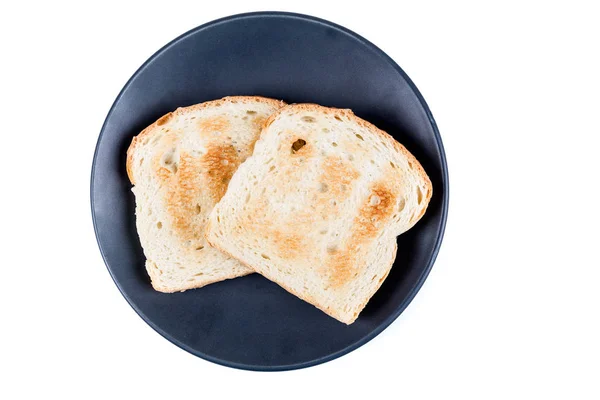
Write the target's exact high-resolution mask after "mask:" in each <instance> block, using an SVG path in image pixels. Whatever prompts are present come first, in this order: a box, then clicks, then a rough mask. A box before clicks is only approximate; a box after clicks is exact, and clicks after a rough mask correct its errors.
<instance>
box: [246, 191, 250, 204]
mask: <svg viewBox="0 0 600 400" xmlns="http://www.w3.org/2000/svg"><path fill="white" fill-rule="evenodd" d="M249 201H250V193H248V194H247V195H246V203H247V202H249Z"/></svg>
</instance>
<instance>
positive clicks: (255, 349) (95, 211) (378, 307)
mask: <svg viewBox="0 0 600 400" xmlns="http://www.w3.org/2000/svg"><path fill="white" fill-rule="evenodd" d="M230 95H261V96H268V97H273V98H277V99H283V100H285V101H286V102H288V103H301V102H312V103H319V104H322V105H326V106H332V107H342V108H351V109H352V110H353V111H354V113H355V114H356V115H358V116H360V117H362V118H364V119H366V120H368V121H370V122H372V123H374V124H375V125H377V126H378V127H380V128H382V129H384V130H385V131H387V132H388V133H390V134H391V135H393V136H394V137H395V138H396V139H397V140H398V141H399V142H401V143H403V144H404V145H405V146H406V147H407V148H408V149H409V150H410V151H411V152H412V153H413V154H414V155H415V156H416V157H417V159H418V160H420V161H421V163H422V165H423V167H424V168H425V170H426V171H427V173H428V174H429V177H430V178H431V181H432V182H433V198H432V200H431V204H430V205H429V209H428V210H427V213H426V214H425V216H424V217H423V219H422V220H421V221H420V222H419V223H418V224H417V225H416V226H415V227H414V228H413V229H411V230H410V231H408V232H407V233H405V234H403V235H401V236H400V237H399V238H398V256H397V258H396V262H395V263H394V266H393V268H392V271H391V272H390V274H389V276H388V278H387V279H386V280H385V282H384V284H383V285H382V286H381V288H380V289H379V291H378V292H377V293H376V294H375V296H373V298H372V299H371V301H370V302H369V303H368V305H367V307H366V308H365V309H364V311H363V312H362V313H361V315H360V317H359V318H358V320H357V321H356V322H355V323H354V324H352V325H350V326H346V325H344V324H342V323H340V322H337V321H336V320H334V319H333V318H330V317H328V316H327V315H325V314H324V313H322V312H321V311H319V310H317V309H316V308H315V307H313V306H311V305H310V304H307V303H305V302H303V301H302V300H299V299H298V298H296V297H294V296H293V295H291V294H289V293H287V292H286V291H285V290H283V289H281V288H280V287H279V286H277V285H276V284H274V283H272V282H270V281H268V280H267V279H265V278H263V277H261V276H260V275H258V274H253V275H249V276H246V277H243V278H238V279H233V280H229V281H225V282H220V283H216V284H212V285H209V286H206V287H204V288H201V289H196V290H189V291H187V292H184V293H175V294H163V293H159V292H156V291H154V290H153V289H152V287H151V286H150V280H149V278H148V276H147V275H146V271H145V269H144V255H143V253H142V248H141V246H140V242H139V239H138V236H137V232H136V228H135V216H134V207H135V204H134V197H133V194H132V193H131V191H130V188H131V184H130V183H129V180H128V179H127V174H126V171H125V152H126V150H127V147H128V146H129V144H130V142H131V138H132V137H133V136H135V135H137V134H138V133H139V132H140V131H141V130H142V129H143V128H145V127H146V126H147V125H149V124H150V123H152V122H154V121H155V120H156V119H157V118H159V117H160V116H161V115H163V114H165V113H167V112H169V111H172V110H174V109H175V108H177V107H179V106H187V105H191V104H195V103H200V102H203V101H206V100H212V99H218V98H220V97H223V96H230ZM91 202H92V217H93V220H94V228H95V231H96V237H97V239H98V244H99V246H100V252H101V253H102V257H104V261H105V263H106V265H107V267H108V270H109V272H110V274H111V275H112V277H113V279H114V281H115V283H116V284H117V286H118V287H119V289H120V290H121V293H123V296H125V298H126V299H127V301H128V302H129V304H130V305H131V306H132V307H133V308H134V309H135V310H136V312H137V313H138V314H139V315H140V316H141V317H142V318H143V319H144V321H146V322H147V323H148V324H149V325H150V326H151V327H152V328H154V329H155V330H156V331H157V332H158V333H160V334H161V335H163V336H164V337H165V338H167V339H168V340H170V341H171V342H173V343H175V344H176V345H177V346H179V347H181V348H182V349H184V350H187V351H189V352H190V353H192V354H195V355H197V356H199V357H202V358H204V359H206V360H209V361H213V362H216V363H219V364H223V365H227V366H230V367H236V368H244V369H252V370H286V369H294V368H302V367H308V366H311V365H315V364H319V363H322V362H325V361H329V360H332V359H334V358H336V357H339V356H341V355H343V354H346V353H348V352H349V351H352V350H354V349H356V348H357V347H359V346H361V345H363V344H364V343H366V342H367V341H369V340H370V339H372V338H373V337H375V336H376V335H377V334H378V333H380V332H381V331H382V330H383V329H385V328H386V327H387V326H388V325H389V324H390V323H391V322H392V321H394V320H395V319H396V318H397V317H398V315H400V313H401V312H402V311H403V310H404V309H405V308H406V306H407V305H408V304H409V303H410V301H411V300H412V299H413V297H414V296H415V294H416V293H417V291H418V290H419V288H420V287H421V285H422V284H423V281H424V280H425V278H426V277H427V275H428V273H429V271H430V269H431V267H432V265H433V262H434V260H435V257H436V255H437V253H438V249H439V247H440V243H441V241H442V236H443V233H444V227H445V223H446V215H447V210H448V172H447V166H446V160H445V156H444V150H443V147H442V141H441V139H440V135H439V133H438V130H437V128H436V125H435V122H434V120H433V117H432V116H431V113H430V111H429V109H428V107H427V105H426V104H425V101H424V100H423V98H422V97H421V95H420V94H419V92H418V90H417V88H416V87H415V85H414V84H413V83H412V82H411V81H410V79H409V78H408V76H406V74H405V73H404V72H403V71H402V70H401V69H400V67H398V65H396V64H395V63H394V61H392V60H391V59H390V58H389V57H388V56H386V55H385V54H384V53H383V52H382V51H381V50H379V49H378V48H377V47H375V46H374V45H373V44H371V43H369V42H368V41H366V40H365V39H363V38H362V37H360V36H358V35H357V34H355V33H353V32H351V31H349V30H347V29H345V28H343V27H341V26H338V25H335V24H333V23H331V22H327V21H324V20H321V19H318V18H314V17H309V16H305V15H298V14H288V13H279V12H260V13H251V14H242V15H235V16H232V17H227V18H223V19H220V20H217V21H213V22H210V23H208V24H205V25H202V26H200V27H198V28H196V29H193V30H192V31H190V32H188V33H186V34H184V35H183V36H180V37H179V38H177V39H175V40H173V41H172V42H171V43H169V44H168V45H166V46H165V47H163V48H162V49H161V50H159V51H158V52H157V53H156V54H154V55H153V56H152V57H151V58H150V59H149V60H148V61H147V62H146V63H145V64H144V65H142V66H141V68H140V69H139V70H138V71H137V72H136V73H135V74H134V75H133V76H132V77H131V79H130V80H129V82H127V84H126V85H125V87H124V88H123V90H122V91H121V93H120V94H119V96H118V97H117V99H116V100H115V103H114V104H113V106H112V108H111V109H110V112H109V113H108V116H107V117H106V121H105V123H104V126H103V127H102V131H101V133H100V138H99V139H98V144H97V147H96V154H95V155H94V162H93V166H92V179H91Z"/></svg>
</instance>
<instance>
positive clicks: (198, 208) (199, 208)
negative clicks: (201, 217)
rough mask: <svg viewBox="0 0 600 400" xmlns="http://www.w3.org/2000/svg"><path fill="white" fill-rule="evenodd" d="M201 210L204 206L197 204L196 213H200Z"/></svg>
mask: <svg viewBox="0 0 600 400" xmlns="http://www.w3.org/2000/svg"><path fill="white" fill-rule="evenodd" d="M200 212H202V207H200V204H196V214H200Z"/></svg>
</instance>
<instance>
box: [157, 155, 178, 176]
mask: <svg viewBox="0 0 600 400" xmlns="http://www.w3.org/2000/svg"><path fill="white" fill-rule="evenodd" d="M178 158H179V157H177V154H176V149H172V150H170V151H167V152H165V153H164V154H163V155H162V157H161V160H160V161H161V164H162V166H163V167H164V168H166V169H168V170H169V171H171V172H172V173H174V174H176V173H177V164H178V162H179V159H178Z"/></svg>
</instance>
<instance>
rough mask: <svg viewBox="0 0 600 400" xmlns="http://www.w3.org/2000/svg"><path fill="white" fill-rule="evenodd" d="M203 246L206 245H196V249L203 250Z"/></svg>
mask: <svg viewBox="0 0 600 400" xmlns="http://www.w3.org/2000/svg"><path fill="white" fill-rule="evenodd" d="M203 248H204V246H198V247H196V250H202V249H203ZM196 275H197V274H196Z"/></svg>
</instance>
